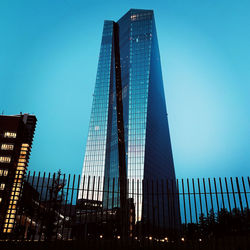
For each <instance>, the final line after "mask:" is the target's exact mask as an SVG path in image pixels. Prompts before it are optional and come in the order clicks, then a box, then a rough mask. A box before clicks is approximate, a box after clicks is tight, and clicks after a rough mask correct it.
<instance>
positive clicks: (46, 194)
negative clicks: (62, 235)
mask: <svg viewBox="0 0 250 250" xmlns="http://www.w3.org/2000/svg"><path fill="white" fill-rule="evenodd" d="M47 180H48V182H47V185H46V192H45V198H44V201H43V202H44V208H43V212H42V222H41V233H40V235H39V240H38V241H41V238H42V234H43V233H44V232H43V227H44V220H45V216H46V210H47V196H48V189H49V182H50V173H49V174H48V178H47ZM41 195H42V194H41ZM44 237H45V235H44ZM43 240H45V238H43Z"/></svg>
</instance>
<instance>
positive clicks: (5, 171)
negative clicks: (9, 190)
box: [0, 169, 8, 176]
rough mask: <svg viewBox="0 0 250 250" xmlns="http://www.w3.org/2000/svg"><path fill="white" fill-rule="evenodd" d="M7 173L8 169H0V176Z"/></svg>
mask: <svg viewBox="0 0 250 250" xmlns="http://www.w3.org/2000/svg"><path fill="white" fill-rule="evenodd" d="M7 175H8V170H3V169H0V176H7Z"/></svg>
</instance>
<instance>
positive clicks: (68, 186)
mask: <svg viewBox="0 0 250 250" xmlns="http://www.w3.org/2000/svg"><path fill="white" fill-rule="evenodd" d="M69 189H70V174H69V175H68V183H67V191H66V198H65V206H64V212H63V214H64V215H65V213H66V207H67V203H68V195H69ZM64 226H65V220H63V223H62V239H64ZM66 240H67V238H66Z"/></svg>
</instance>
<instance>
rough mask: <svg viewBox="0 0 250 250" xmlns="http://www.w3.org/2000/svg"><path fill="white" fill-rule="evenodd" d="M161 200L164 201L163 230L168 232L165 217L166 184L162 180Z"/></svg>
mask: <svg viewBox="0 0 250 250" xmlns="http://www.w3.org/2000/svg"><path fill="white" fill-rule="evenodd" d="M161 199H162V217H163V229H164V233H165V230H166V217H165V202H164V182H163V180H161Z"/></svg>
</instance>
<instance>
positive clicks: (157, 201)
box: [156, 179, 160, 235]
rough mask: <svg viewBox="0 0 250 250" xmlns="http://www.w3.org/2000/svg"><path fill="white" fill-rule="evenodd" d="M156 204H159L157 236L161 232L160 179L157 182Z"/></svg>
mask: <svg viewBox="0 0 250 250" xmlns="http://www.w3.org/2000/svg"><path fill="white" fill-rule="evenodd" d="M156 203H157V205H156V206H157V232H158V233H157V235H159V232H160V203H159V183H158V179H157V180H156Z"/></svg>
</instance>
